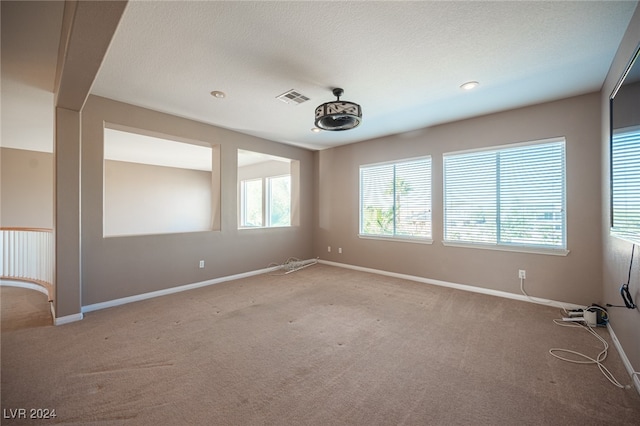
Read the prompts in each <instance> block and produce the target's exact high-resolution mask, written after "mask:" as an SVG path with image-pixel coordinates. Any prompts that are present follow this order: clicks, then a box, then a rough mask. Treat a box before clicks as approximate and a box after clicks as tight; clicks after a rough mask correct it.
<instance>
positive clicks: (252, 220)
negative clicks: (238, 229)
mask: <svg viewBox="0 0 640 426" xmlns="http://www.w3.org/2000/svg"><path fill="white" fill-rule="evenodd" d="M241 185H242V190H241V191H242V203H241V204H242V225H241V226H244V227H256V226H262V179H248V180H243V181H242V184H241Z"/></svg>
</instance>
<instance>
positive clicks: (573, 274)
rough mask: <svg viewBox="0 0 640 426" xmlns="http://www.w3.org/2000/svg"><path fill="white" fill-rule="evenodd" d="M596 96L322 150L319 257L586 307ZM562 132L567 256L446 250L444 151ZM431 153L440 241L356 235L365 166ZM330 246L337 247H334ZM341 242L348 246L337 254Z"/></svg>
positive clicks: (593, 267) (595, 184) (593, 257)
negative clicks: (522, 284) (362, 167)
mask: <svg viewBox="0 0 640 426" xmlns="http://www.w3.org/2000/svg"><path fill="white" fill-rule="evenodd" d="M599 108H600V106H599V94H597V93H593V94H589V95H583V96H578V97H574V98H570V99H565V100H561V101H557V102H551V103H546V104H541V105H536V106H531V107H527V108H521V109H516V110H511V111H506V112H501V113H497V114H492V115H488V116H483V117H477V118H472V119H469V120H464V121H459V122H455V123H450V124H444V125H440V126H435V127H431V128H426V129H423V130H420V131H415V132H411V133H405V134H400V135H395V136H390V137H385V138H381V139H377V140H372V141H366V142H362V143H358V144H353V145H347V146H343V147H338V148H333V149H328V150H325V151H320V152H318V153H316V164H317V167H318V171H317V175H316V180H317V182H316V185H317V194H316V196H317V200H316V202H317V206H318V212H317V221H318V226H317V228H316V232H315V235H314V248H315V254H316V255H317V256H320V257H321V258H322V259H327V260H330V261H335V262H341V263H347V264H352V265H358V266H363V267H368V268H374V269H381V270H385V271H391V272H397V273H403V274H409V275H415V276H418V277H424V278H429V279H436V280H442V281H447V282H451V283H458V284H466V285H472V286H479V287H484V288H487V289H494V290H500V291H506V292H511V293H520V281H519V279H518V270H519V269H525V270H526V271H527V279H526V289H527V291H528V292H529V294H531V295H533V296H539V297H544V298H548V299H553V300H558V301H566V302H573V303H579V304H589V303H593V302H597V301H598V300H599V299H600V293H601V282H600V276H601V267H600V265H601V262H600V259H601V253H602V252H601V235H600V232H599V230H600V223H601V211H600V208H599V207H598V206H599V202H600V166H601V165H600V140H599V136H598V135H599V134H600V121H599V116H600V112H599ZM559 136H563V137H565V138H566V155H567V205H568V208H567V241H568V249H569V250H570V253H569V255H567V256H552V255H542V254H527V253H515V252H506V251H495V250H481V249H468V248H460V247H446V246H443V244H442V239H443V231H442V223H443V210H442V185H443V183H442V154H443V153H446V152H451V151H457V150H465V149H474V148H481V147H489V146H496V145H503V144H509V143H516V142H524V141H533V140H540V139H547V138H552V137H559ZM424 155H431V157H432V168H433V187H432V191H433V195H432V210H433V224H434V227H433V240H434V242H433V244H431V245H429V244H416V243H408V242H392V241H379V240H370V239H360V238H358V235H357V234H358V200H359V197H358V185H359V183H358V170H359V166H360V165H362V164H369V163H376V162H383V161H390V160H398V159H403V158H411V157H417V156H424ZM327 246H331V247H332V251H331V253H328V252H327ZM337 248H342V250H343V253H342V254H339V253H338V250H337Z"/></svg>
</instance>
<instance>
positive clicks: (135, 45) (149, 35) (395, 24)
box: [0, 0, 637, 151]
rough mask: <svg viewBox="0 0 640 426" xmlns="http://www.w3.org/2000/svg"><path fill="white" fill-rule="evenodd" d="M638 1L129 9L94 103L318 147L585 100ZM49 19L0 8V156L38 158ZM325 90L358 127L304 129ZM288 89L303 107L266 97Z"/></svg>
mask: <svg viewBox="0 0 640 426" xmlns="http://www.w3.org/2000/svg"><path fill="white" fill-rule="evenodd" d="M636 6H637V2H635V1H633V2H629V1H625V2H610V1H606V2H600V1H578V2H568V1H567V2H565V1H558V2H552V1H539V2H524V1H515V2H485V1H482V2H405V1H400V2H396V1H388V2H371V1H362V2H350V1H339V2H317V1H306V2H305V1H299V2H246V1H242V2H233V1H221V2H218V1H211V2H192V1H174V2H169V1H155V2H149V1H137V0H132V1H130V2H129V4H128V5H127V6H126V10H125V12H124V15H123V17H122V20H121V22H120V25H119V27H118V29H117V31H116V34H115V36H114V38H113V41H112V44H111V46H110V48H109V50H108V53H107V56H106V57H105V59H104V61H103V63H102V66H101V68H100V70H99V72H98V76H97V78H96V81H95V82H94V84H93V86H92V93H94V94H97V95H100V96H105V97H108V98H112V99H116V100H120V101H124V102H127V103H131V104H134V105H140V106H143V107H147V108H152V109H155V110H158V111H164V112H168V113H171V114H175V115H178V116H183V117H187V118H191V119H194V120H198V121H202V122H206V123H211V124H214V125H217V126H220V127H225V128H229V129H233V130H236V131H239V132H244V133H248V134H252V135H256V136H260V137H263V138H267V139H271V140H276V141H280V142H285V143H289V144H293V145H298V146H303V147H308V148H312V149H323V148H327V147H331V146H336V145H340V144H344V143H351V142H356V141H360V140H366V139H371V138H375V137H379V136H384V135H388V134H392V133H399V132H404V131H411V130H415V129H419V128H423V127H428V126H432V125H435V124H439V123H443V122H448V121H454V120H458V119H463V118H467V117H471V116H477V115H482V114H487V113H491V112H496V111H500V110H505V109H510V108H516V107H520V106H525V105H530V104H534V103H540V102H545V101H549V100H554V99H560V98H564V97H568V96H573V95H578V94H582V93H587V92H591V91H597V90H599V89H600V87H601V85H602V82H603V80H604V77H605V75H606V73H607V71H608V69H609V66H610V64H611V61H612V59H613V57H614V55H615V52H616V49H617V47H618V45H619V43H620V41H621V39H622V36H623V34H624V32H625V30H626V28H627V25H628V23H629V20H630V18H631V15H632V14H633V11H634V10H635V8H636ZM62 10H63V3H62V2H47V1H44V2H10V1H2V99H1V100H2V140H1V141H0V142H1V145H2V146H10V147H15V148H22V149H33V150H42V151H51V150H52V140H53V108H52V101H53V99H54V96H53V93H52V90H53V82H54V79H55V69H56V61H57V53H58V43H59V39H60V28H61V25H62V22H61V21H62ZM469 80H478V81H480V83H481V85H480V87H479V88H477V89H475V90H473V91H470V92H464V91H462V90H461V89H460V88H459V86H460V84H462V83H463V82H465V81H469ZM333 87H342V88H344V89H345V95H344V97H343V99H345V100H350V101H354V102H358V103H360V104H361V105H362V108H363V112H364V119H363V123H362V124H361V125H360V127H358V128H356V129H354V130H350V131H344V132H321V133H317V134H316V133H312V132H311V131H310V129H311V128H312V127H313V116H314V109H315V107H316V106H317V105H319V104H321V103H324V102H327V101H330V100H333V99H334V98H333V96H332V94H331V89H332V88H333ZM290 89H295V90H297V91H299V92H301V93H302V94H304V95H306V96H308V97H309V98H311V100H310V101H308V102H306V103H303V104H300V105H288V104H285V103H283V102H281V101H279V100H278V99H276V96H278V95H280V94H282V93H284V92H286V91H288V90H290ZM212 90H221V91H224V92H226V93H227V97H226V98H225V99H216V98H213V97H212V96H210V94H209V93H210V92H211V91H212Z"/></svg>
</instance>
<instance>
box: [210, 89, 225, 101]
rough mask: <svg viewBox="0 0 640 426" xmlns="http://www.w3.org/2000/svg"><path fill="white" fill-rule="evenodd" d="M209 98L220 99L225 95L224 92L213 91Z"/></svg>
mask: <svg viewBox="0 0 640 426" xmlns="http://www.w3.org/2000/svg"><path fill="white" fill-rule="evenodd" d="M211 96H213V97H214V98H218V99H222V98H224V97H225V96H227V95H225V93H224V92H221V91H219V90H214V91H213V92H211Z"/></svg>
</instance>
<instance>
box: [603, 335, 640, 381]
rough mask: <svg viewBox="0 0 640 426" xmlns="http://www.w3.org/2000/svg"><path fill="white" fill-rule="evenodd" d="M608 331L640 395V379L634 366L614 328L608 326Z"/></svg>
mask: <svg viewBox="0 0 640 426" xmlns="http://www.w3.org/2000/svg"><path fill="white" fill-rule="evenodd" d="M607 330H609V335H610V336H611V340H612V341H613V346H615V347H616V349H617V350H618V353H619V354H620V358H621V359H622V363H623V364H624V368H625V369H626V370H627V373H629V376H631V380H632V381H633V385H634V386H635V388H636V391H637V392H638V394H640V378H639V377H638V376H637V375H634V374H633V373H634V372H635V370H634V369H633V365H631V361H629V358H627V354H626V353H625V352H624V349H622V344H620V341H619V340H618V337H617V336H616V333H614V332H613V327H611V324H607Z"/></svg>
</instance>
